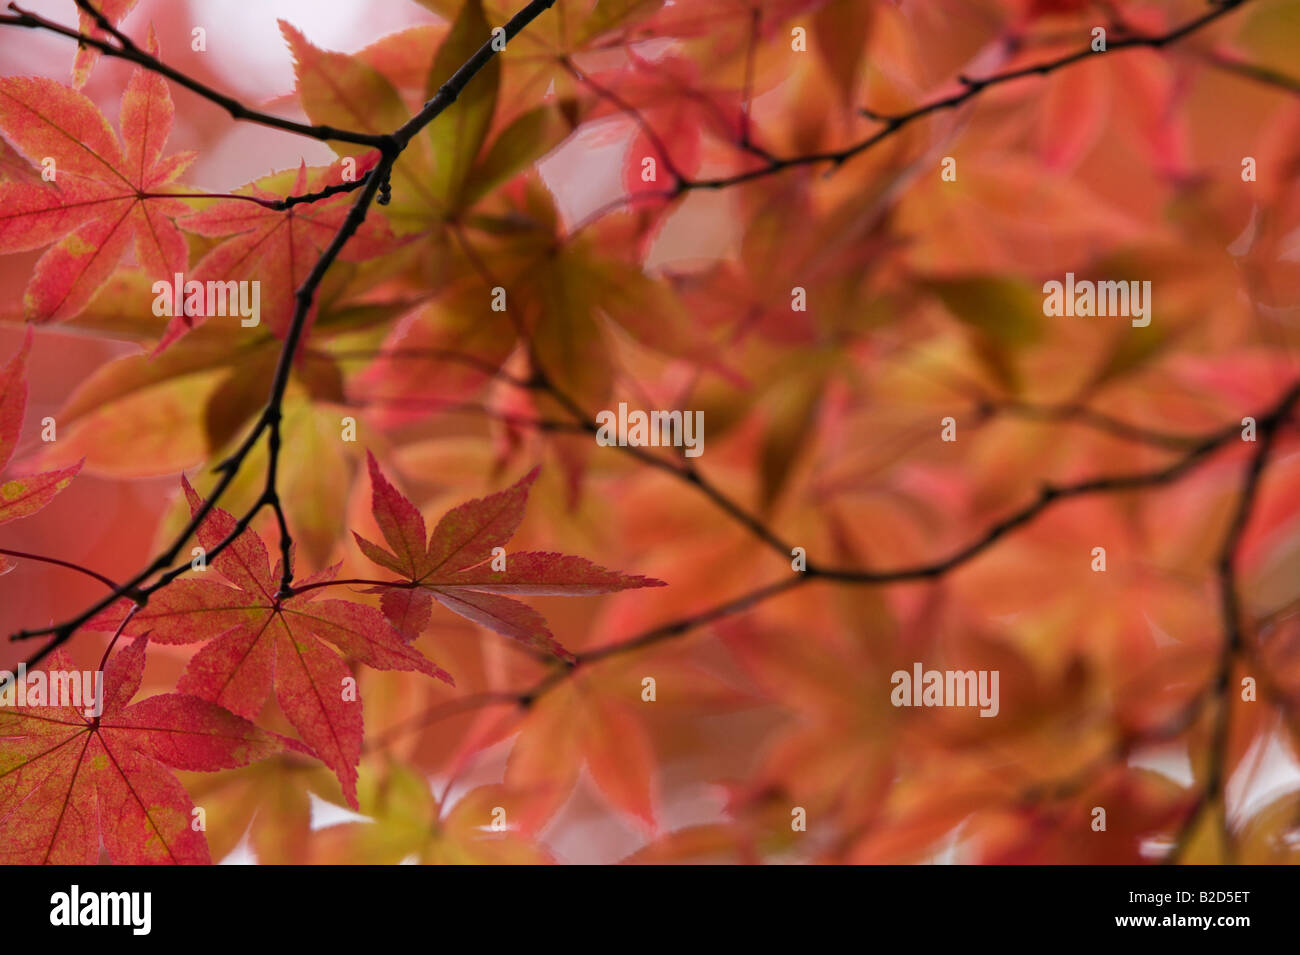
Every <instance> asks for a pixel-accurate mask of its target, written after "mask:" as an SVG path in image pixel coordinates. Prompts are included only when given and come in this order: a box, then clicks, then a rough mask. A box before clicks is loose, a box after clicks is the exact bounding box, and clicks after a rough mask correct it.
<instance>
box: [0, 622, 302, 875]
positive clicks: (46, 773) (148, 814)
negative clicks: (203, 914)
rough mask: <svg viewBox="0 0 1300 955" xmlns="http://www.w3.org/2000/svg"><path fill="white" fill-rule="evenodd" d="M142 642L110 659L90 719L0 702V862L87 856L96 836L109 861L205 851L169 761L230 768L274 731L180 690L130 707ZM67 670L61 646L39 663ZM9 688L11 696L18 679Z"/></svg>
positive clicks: (69, 860)
mask: <svg viewBox="0 0 1300 955" xmlns="http://www.w3.org/2000/svg"><path fill="white" fill-rule="evenodd" d="M147 641H148V637H140V638H138V639H136V640H135V641H133V642H132V643H131V645H130V646H128V647H127V648H125V649H124V650H122V651H120V652H119V653H117V654H115V655H114V656H113V657H112V659H110V660H109V661H108V664H107V665H106V666H105V668H104V676H103V699H102V700H98V701H95V702H96V706H95V708H98V707H99V706H102V713H101V714H100V715H99V716H97V717H96V716H87V715H86V714H85V710H84V709H83V708H79V707H75V706H70V705H40V706H10V705H6V706H2V707H0V739H3V740H4V747H3V749H2V750H0V862H3V863H5V864H7V865H12V864H32V863H56V864H79V865H85V864H89V863H93V862H95V861H97V860H98V858H99V847H100V841H101V839H102V840H103V845H104V848H105V849H106V850H107V852H108V855H109V857H110V858H111V859H112V860H113V861H114V862H117V863H123V864H131V865H139V864H144V863H167V862H171V863H181V862H183V863H207V862H210V861H211V860H210V858H209V856H208V845H207V841H206V840H205V839H204V837H203V835H202V833H201V832H198V831H196V830H195V829H194V828H193V827H192V826H191V822H192V817H193V812H194V804H193V803H192V802H191V801H190V798H189V796H188V795H187V794H186V792H185V789H184V788H183V787H182V786H181V784H180V782H178V781H177V779H176V777H175V776H174V775H172V773H171V772H170V771H169V768H168V767H170V768H172V769H185V770H202V771H213V770H219V769H232V768H234V767H237V766H244V765H247V764H248V763H250V762H252V761H254V760H258V759H262V758H263V757H266V756H270V755H271V754H273V753H275V752H278V751H279V750H280V749H281V747H282V741H281V740H280V739H279V738H278V737H276V736H275V735H274V734H272V733H268V732H266V731H264V730H260V729H258V728H257V727H256V726H254V725H253V724H252V723H250V722H248V720H245V719H241V718H240V717H238V716H236V715H234V714H233V713H230V712H228V711H227V710H225V709H223V708H222V707H220V706H217V705H215V704H213V703H211V702H209V701H207V700H203V699H200V698H198V697H196V696H192V695H189V694H185V693H167V694H162V695H159V696H151V697H149V698H148V699H145V700H141V701H140V702H139V703H136V704H134V705H128V704H130V701H131V698H132V697H134V696H135V694H136V692H137V691H138V690H139V689H140V683H141V681H142V679H143V677H144V661H145V647H146V644H147ZM68 670H71V661H70V660H69V658H68V657H67V655H66V654H65V653H64V652H63V651H62V650H56V651H55V652H54V653H53V654H51V656H50V658H49V663H48V666H47V671H46V672H47V673H53V672H58V671H68ZM7 695H9V696H11V697H13V698H14V699H18V694H17V687H13V688H10V689H9V690H8V691H7ZM46 700H48V694H47V695H46V696H45V698H44V699H43V700H42V703H43V704H44V703H45V702H46ZM49 702H50V703H51V704H52V703H53V701H49Z"/></svg>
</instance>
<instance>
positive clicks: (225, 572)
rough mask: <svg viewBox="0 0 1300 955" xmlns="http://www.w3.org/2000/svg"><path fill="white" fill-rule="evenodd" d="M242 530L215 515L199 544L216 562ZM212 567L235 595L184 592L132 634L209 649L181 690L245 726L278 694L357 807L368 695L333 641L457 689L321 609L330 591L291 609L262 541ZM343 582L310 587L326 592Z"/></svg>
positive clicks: (380, 620)
mask: <svg viewBox="0 0 1300 955" xmlns="http://www.w3.org/2000/svg"><path fill="white" fill-rule="evenodd" d="M182 485H183V487H184V489H185V495H186V497H187V498H188V499H189V505H190V512H191V513H192V514H197V513H198V511H199V509H200V508H201V507H202V506H203V499H202V498H200V497H199V495H198V494H196V493H195V491H194V489H193V488H192V487H190V484H189V482H188V481H185V480H183V479H182ZM234 530H235V519H234V517H232V516H231V515H230V514H229V513H228V512H226V511H224V510H222V509H221V508H219V507H214V508H213V509H212V510H211V511H210V512H209V513H208V516H207V517H206V518H205V519H204V521H203V523H202V524H201V525H200V526H199V530H198V538H199V543H200V544H202V545H203V547H204V548H206V549H207V550H210V551H214V550H216V548H217V545H218V544H220V543H221V542H222V541H223V540H225V539H226V538H227V537H229V536H230V535H231V534H232V533H233V532H234ZM212 566H213V567H214V568H215V569H216V570H217V571H218V572H219V573H220V574H221V575H222V576H223V577H224V578H225V579H226V580H228V581H229V582H230V583H231V584H233V586H227V585H226V584H223V583H219V582H217V581H215V580H197V579H192V580H177V581H174V582H173V583H171V584H169V585H168V586H167V587H165V588H163V589H162V590H160V591H158V592H157V593H156V594H154V595H153V596H152V597H151V598H150V600H149V603H148V605H147V606H145V607H144V608H143V609H141V610H139V611H137V612H136V613H135V614H134V616H133V617H132V618H131V620H130V621H129V623H128V624H127V626H126V630H125V632H127V633H145V632H147V633H149V634H150V636H151V637H152V639H153V640H154V641H155V642H157V643H168V644H184V643H195V642H197V641H200V640H205V641H207V644H206V646H204V647H203V648H202V649H201V650H200V651H199V652H198V653H196V654H195V655H194V658H193V659H192V660H191V661H190V663H189V666H188V667H187V668H186V670H185V673H184V675H183V676H182V677H181V680H180V683H179V684H178V686H179V688H180V689H181V690H183V691H185V692H187V693H193V694H195V695H196V696H199V697H202V698H203V699H206V700H212V701H213V702H214V703H219V704H221V705H222V706H224V707H226V708H228V709H230V710H231V711H233V712H235V713H238V714H240V715H241V716H246V717H248V718H250V719H252V718H254V717H256V716H257V715H258V714H259V713H260V712H261V710H262V707H263V706H264V705H265V704H266V701H267V698H268V697H269V696H270V693H271V690H272V688H274V690H275V698H276V701H277V702H278V703H279V705H280V709H281V710H282V711H283V713H284V715H285V716H286V717H287V718H288V719H289V722H290V723H292V724H293V726H294V728H295V729H297V730H298V733H299V734H300V735H301V736H302V739H303V740H304V741H305V742H306V743H307V744H308V745H309V746H310V747H311V748H312V750H313V751H314V752H315V754H316V755H317V756H318V757H319V758H320V759H321V760H322V761H323V762H324V763H325V764H326V765H327V766H329V767H330V769H332V770H334V772H335V773H336V774H337V775H338V777H339V782H340V783H341V784H342V786H343V792H344V795H345V796H346V797H347V799H348V801H349V802H350V803H352V805H354V806H355V805H356V779H357V763H358V762H359V760H360V758H361V740H362V722H361V694H360V691H359V690H356V689H355V681H354V680H353V676H352V671H351V670H350V669H349V668H348V666H347V663H346V662H345V661H344V660H343V658H342V657H340V656H339V654H337V653H335V652H334V651H333V650H331V649H330V648H329V647H328V646H326V644H325V643H324V642H323V641H329V642H330V643H332V644H334V645H335V646H336V647H338V649H339V650H341V651H342V652H343V653H344V654H345V655H346V656H348V657H350V658H353V659H356V660H359V661H360V662H362V663H365V664H366V665H368V666H371V667H373V668H375V669H377V670H410V671H416V672H419V673H425V674H428V675H429V676H434V677H438V678H439V679H442V680H445V681H447V682H448V683H451V682H452V679H451V677H450V676H448V675H447V674H446V672H444V671H443V670H442V669H441V668H439V667H438V666H436V665H434V664H433V663H431V662H430V661H429V660H428V659H426V658H425V657H424V656H423V655H422V654H421V653H420V652H419V651H418V650H416V649H415V648H414V647H411V646H408V645H407V643H406V642H405V641H403V640H402V639H401V637H400V636H399V635H398V634H397V633H396V632H395V631H394V630H393V628H392V627H391V626H389V624H388V622H387V621H386V620H385V619H384V616H383V614H381V613H380V612H379V611H378V610H376V609H375V608H373V607H368V606H365V605H364V604H358V603H355V602H353V601H348V600H324V599H318V598H320V596H321V590H320V589H310V590H306V591H305V592H301V593H296V594H294V595H292V596H288V597H281V596H280V594H279V579H280V566H279V564H278V563H277V564H276V567H275V568H274V570H272V568H271V567H270V560H269V557H268V554H267V550H266V545H265V543H263V541H262V538H261V537H259V536H258V535H257V534H255V533H253V532H252V531H245V532H244V533H242V534H240V535H239V536H238V537H236V538H235V539H234V541H233V542H232V543H231V544H230V546H229V547H227V548H226V549H225V550H223V551H221V552H220V553H219V554H217V556H216V557H215V558H213V561H212ZM336 570H337V568H332V569H330V570H328V571H325V572H324V573H322V574H318V575H316V576H315V577H312V578H309V579H307V580H305V581H303V582H302V584H303V585H309V584H315V583H322V582H325V581H327V580H329V579H331V578H332V577H333V576H334V573H335V572H336ZM300 586H302V585H300ZM130 609H131V604H130V603H129V602H128V601H119V602H118V604H117V605H115V606H114V607H111V608H109V609H108V610H107V611H105V612H104V613H102V614H100V615H99V616H97V617H96V618H95V619H94V620H92V621H91V622H90V623H88V624H87V625H86V626H87V627H88V628H91V629H98V630H113V629H116V628H117V626H118V625H119V624H120V623H121V622H122V621H123V619H124V618H125V616H126V614H127V612H129V610H130Z"/></svg>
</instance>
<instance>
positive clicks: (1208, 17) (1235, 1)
mask: <svg viewBox="0 0 1300 955" xmlns="http://www.w3.org/2000/svg"><path fill="white" fill-rule="evenodd" d="M1250 2H1251V0H1222V2H1218V3H1215V4H1213V5H1212V9H1211V10H1210V11H1209V12H1207V13H1203V14H1201V15H1200V16H1198V17H1195V18H1194V19H1191V20H1189V21H1187V22H1186V23H1183V24H1181V25H1180V26H1177V27H1174V28H1173V29H1171V30H1169V31H1168V32H1166V33H1161V34H1156V35H1152V36H1146V35H1132V36H1123V37H1119V38H1116V39H1112V40H1110V41H1109V42H1108V43H1107V47H1106V50H1105V52H1094V51H1093V49H1092V47H1091V45H1089V46H1086V47H1084V48H1082V49H1080V50H1076V51H1074V52H1072V53H1067V54H1065V55H1063V56H1060V57H1057V58H1056V59H1053V60H1047V61H1044V62H1042V63H1036V64H1034V65H1032V66H1026V67H1021V68H1019V69H1014V70H1008V71H1006V72H1004V73H995V74H993V75H991V76H985V77H970V76H959V77H958V78H957V80H958V82H959V83H960V84H961V85H962V89H961V91H960V92H957V93H953V94H951V95H948V96H944V97H941V98H939V99H936V100H932V101H931V102H929V103H925V104H923V105H921V106H918V107H916V108H915V109H912V110H908V111H907V112H904V113H880V112H877V111H875V110H872V109H868V108H863V109H862V110H861V111H860V112H861V113H862V115H863V116H865V117H866V118H867V119H870V120H874V121H875V122H877V123H880V124H882V126H883V128H882V129H880V130H878V131H876V132H875V133H872V134H871V135H870V136H867V137H866V138H865V139H862V140H860V141H858V142H857V143H854V144H853V145H851V146H847V147H845V148H843V149H836V150H827V151H824V152H817V153H809V154H806V155H803V156H790V157H771V158H769V159H768V160H767V161H766V162H763V163H762V164H760V165H758V166H755V167H754V168H752V169H748V170H746V171H744V172H739V173H734V174H732V175H729V176H718V177H715V178H711V179H690V178H688V177H685V176H681V175H679V174H677V173H676V172H675V171H673V170H672V169H671V165H670V163H671V161H670V160H666V161H665V165H669V166H670V170H669V171H670V172H674V178H675V179H676V186H675V187H674V189H673V190H672V195H673V196H679V195H681V194H683V193H685V192H689V191H692V190H697V189H724V188H727V187H729V186H735V185H740V184H742V183H746V182H752V181H754V180H756V179H762V178H765V177H767V176H770V175H773V174H775V173H778V172H783V171H784V170H786V169H792V168H794V167H797V166H809V165H817V164H821V163H828V164H830V165H831V166H832V167H833V168H837V167H839V166H841V165H843V164H844V163H845V162H847V161H848V160H850V159H852V158H854V157H856V156H858V155H860V154H861V153H864V152H866V151H867V150H869V149H871V148H872V147H873V146H876V145H878V144H879V143H881V142H883V141H884V140H886V139H888V138H889V137H891V136H893V135H894V134H895V133H897V132H898V131H899V130H901V129H903V128H905V127H907V126H910V125H911V124H912V123H914V122H916V121H917V120H919V119H922V118H924V117H926V116H929V115H931V114H933V113H938V112H941V111H943V110H949V109H956V108H957V107H959V106H962V105H964V104H966V103H967V102H969V101H971V100H973V99H975V98H976V97H977V96H979V95H981V94H982V93H984V92H985V91H986V90H989V89H992V88H994V87H996V86H1001V85H1003V84H1005V83H1011V82H1014V81H1015V80H1020V79H1026V78H1028V77H1033V76H1038V77H1042V76H1047V75H1049V74H1051V73H1053V72H1055V71H1057V70H1060V69H1064V68H1066V67H1069V66H1072V65H1073V64H1075V63H1079V62H1081V61H1083V60H1086V59H1089V58H1091V57H1095V56H1111V55H1113V54H1115V53H1122V52H1124V51H1126V50H1134V49H1141V48H1147V49H1156V50H1158V49H1163V48H1164V47H1166V46H1168V45H1170V44H1172V43H1177V42H1178V41H1179V40H1182V39H1184V38H1186V37H1188V36H1190V35H1192V34H1194V33H1196V32H1198V31H1200V30H1202V29H1204V28H1205V27H1207V26H1209V25H1210V24H1212V23H1214V22H1216V21H1217V20H1219V19H1221V18H1222V17H1224V16H1227V15H1228V14H1229V13H1231V12H1232V11H1234V10H1236V9H1237V8H1238V7H1242V6H1245V5H1246V4H1247V3H1250ZM575 75H576V74H575ZM579 78H581V79H584V81H585V82H586V83H587V84H588V85H593V84H592V83H591V81H590V79H588V78H586V77H581V76H580V77H579ZM593 89H597V88H596V87H595V86H594V85H593ZM597 92H598V93H600V94H601V95H603V96H605V98H607V99H610V101H611V102H617V100H616V99H615V98H614V97H612V96H611V95H610V94H609V92H608V91H603V90H599V89H597ZM627 112H628V113H629V115H632V116H633V117H634V118H635V117H636V116H637V114H636V112H635V111H634V110H627ZM642 128H643V129H646V126H645V125H643V127H642ZM651 132H653V131H652V130H649V129H647V135H649V134H650V133H651ZM651 142H652V143H654V140H653V139H652V140H651ZM656 148H660V147H658V145H656ZM742 148H743V144H742ZM660 152H661V153H662V152H663V150H662V149H660Z"/></svg>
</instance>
